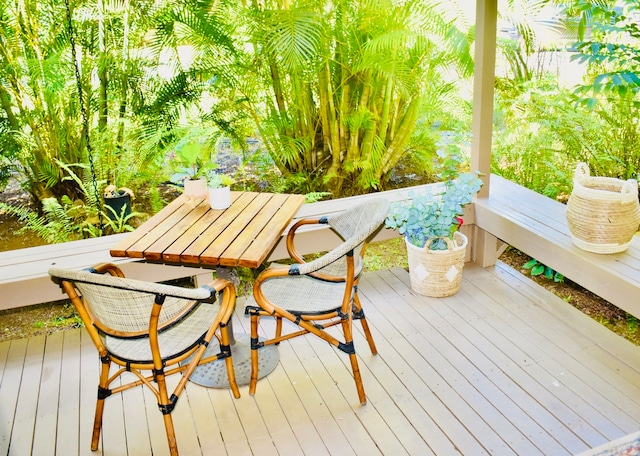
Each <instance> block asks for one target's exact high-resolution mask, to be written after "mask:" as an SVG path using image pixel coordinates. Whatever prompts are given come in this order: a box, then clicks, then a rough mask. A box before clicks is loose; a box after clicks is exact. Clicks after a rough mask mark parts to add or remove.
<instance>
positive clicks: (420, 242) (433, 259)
mask: <svg viewBox="0 0 640 456" xmlns="http://www.w3.org/2000/svg"><path fill="white" fill-rule="evenodd" d="M459 162H460V159H459V156H457V155H449V156H447V157H446V158H445V161H444V164H443V172H442V173H441V174H440V176H441V177H443V178H444V179H445V180H444V182H442V183H441V185H438V186H433V187H429V188H427V189H426V190H425V191H423V192H410V193H409V195H408V196H409V198H408V199H407V200H405V201H403V202H398V203H394V204H392V206H391V210H390V212H389V215H388V217H387V219H386V221H385V225H386V227H387V228H392V229H397V230H398V232H399V233H400V234H402V235H403V236H404V238H405V242H406V245H407V258H408V263H409V277H410V282H411V288H412V290H414V291H415V292H417V293H419V294H422V295H426V296H434V297H443V296H450V295H453V294H455V293H457V292H458V290H459V289H460V282H461V277H462V268H463V267H464V259H465V253H466V247H467V244H468V239H467V237H466V236H465V235H464V234H462V233H461V232H460V231H459V229H460V227H461V226H462V223H463V221H462V214H463V210H464V209H463V208H464V206H466V205H467V204H469V203H471V201H472V200H473V196H474V195H475V194H476V193H477V192H478V190H480V187H481V186H482V180H481V179H480V178H479V177H478V173H477V172H476V173H471V172H466V173H462V174H458V169H459V168H458V165H459Z"/></svg>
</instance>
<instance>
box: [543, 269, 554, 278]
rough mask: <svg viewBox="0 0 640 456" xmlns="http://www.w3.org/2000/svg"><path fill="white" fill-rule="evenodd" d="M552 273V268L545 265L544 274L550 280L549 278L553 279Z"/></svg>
mask: <svg viewBox="0 0 640 456" xmlns="http://www.w3.org/2000/svg"><path fill="white" fill-rule="evenodd" d="M553 274H554V271H553V269H551V268H550V267H549V266H545V268H544V276H545V277H546V278H547V279H549V280H551V279H553Z"/></svg>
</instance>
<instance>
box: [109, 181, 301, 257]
mask: <svg viewBox="0 0 640 456" xmlns="http://www.w3.org/2000/svg"><path fill="white" fill-rule="evenodd" d="M231 200H232V203H231V206H230V207H228V208H227V209H224V210H214V209H211V207H210V206H209V203H208V201H206V200H193V199H190V198H189V197H187V196H185V195H181V196H179V197H178V198H176V199H175V200H174V201H173V202H171V203H169V204H168V205H167V206H166V207H165V208H164V209H162V210H161V211H160V212H158V213H157V214H155V215H154V216H153V217H151V218H150V219H149V220H147V221H146V222H145V223H143V224H142V225H140V226H139V227H138V228H136V230H135V231H134V232H133V233H131V235H130V236H128V237H126V238H125V239H123V240H122V241H121V242H119V243H118V244H117V245H116V246H114V247H113V248H112V249H111V250H110V253H111V256H114V257H131V258H141V259H145V260H146V261H150V262H160V263H166V264H180V265H183V266H198V267H216V266H229V267H237V266H245V267H248V268H257V267H259V266H260V265H261V264H262V263H263V262H264V260H265V259H266V257H267V255H268V254H269V253H270V252H271V250H272V249H273V248H274V246H275V245H276V243H277V242H278V240H279V239H280V236H281V235H282V233H283V231H284V230H285V228H286V227H287V226H288V225H289V223H291V220H292V219H293V216H294V215H295V214H296V212H298V209H300V206H302V204H303V203H304V196H303V195H287V194H275V193H256V192H231Z"/></svg>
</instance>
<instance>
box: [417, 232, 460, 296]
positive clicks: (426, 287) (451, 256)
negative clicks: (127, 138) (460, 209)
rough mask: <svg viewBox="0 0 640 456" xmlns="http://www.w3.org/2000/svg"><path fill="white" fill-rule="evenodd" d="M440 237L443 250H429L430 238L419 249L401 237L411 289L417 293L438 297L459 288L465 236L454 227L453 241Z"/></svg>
mask: <svg viewBox="0 0 640 456" xmlns="http://www.w3.org/2000/svg"><path fill="white" fill-rule="evenodd" d="M443 239H445V241H446V242H447V245H448V247H449V248H448V249H447V250H429V245H430V244H431V241H427V245H426V246H425V247H424V248H423V249H421V248H420V247H416V246H415V245H413V244H411V243H410V242H409V241H407V240H406V238H405V243H406V244H407V255H408V258H407V259H408V262H409V280H410V282H411V289H412V290H413V291H415V292H416V293H418V294H421V295H423V296H431V297H434V298H442V297H444V296H451V295H454V294H456V293H457V292H458V291H459V290H460V283H461V282H462V268H463V267H464V260H465V255H466V250H467V243H468V240H467V237H466V236H465V235H464V234H462V233H460V232H458V231H456V233H455V235H454V239H453V241H452V240H451V239H449V238H443Z"/></svg>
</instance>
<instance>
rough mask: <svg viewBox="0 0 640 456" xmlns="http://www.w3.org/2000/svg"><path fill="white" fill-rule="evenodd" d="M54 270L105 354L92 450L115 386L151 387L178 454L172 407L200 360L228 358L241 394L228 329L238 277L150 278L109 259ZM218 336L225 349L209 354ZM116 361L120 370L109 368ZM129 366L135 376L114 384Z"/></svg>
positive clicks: (230, 373) (171, 445)
mask: <svg viewBox="0 0 640 456" xmlns="http://www.w3.org/2000/svg"><path fill="white" fill-rule="evenodd" d="M106 273H108V274H106ZM49 275H50V276H51V278H52V279H53V280H54V282H56V283H58V284H59V285H60V286H61V288H62V289H63V291H64V292H65V293H67V295H68V296H69V298H70V299H71V302H73V304H74V305H75V307H76V309H77V311H78V313H79V315H80V317H81V318H82V321H83V322H84V325H85V328H86V330H87V331H88V332H89V335H90V336H91V339H92V341H93V343H94V344H95V346H96V348H97V349H98V353H99V356H100V361H101V365H102V369H101V372H100V382H99V385H98V401H97V404H96V413H95V420H94V424H93V435H92V438H91V450H93V451H95V450H97V449H98V441H99V439H100V430H101V428H102V412H103V409H104V401H105V399H106V398H107V397H109V396H111V395H112V394H114V393H119V392H121V391H124V390H127V389H129V388H132V387H135V386H139V385H146V386H147V387H149V389H150V390H151V391H152V392H153V394H154V395H155V396H156V398H157V400H158V407H159V409H160V412H162V414H163V418H164V424H165V428H166V431H167V439H168V441H169V449H170V451H171V454H172V455H177V454H178V448H177V444H176V438H175V432H174V428H173V421H172V418H171V412H172V411H173V409H174V407H175V406H176V403H177V401H178V398H179V396H180V394H181V393H182V391H183V390H184V387H185V386H186V383H187V381H188V380H189V377H190V376H191V374H192V373H193V371H194V369H195V368H196V367H197V366H198V365H200V364H203V363H206V362H210V361H213V360H216V359H222V358H224V359H225V363H226V368H227V373H228V376H229V384H230V386H231V389H232V392H233V395H234V396H235V397H236V398H238V397H240V392H239V390H238V385H237V383H236V380H235V375H234V371H233V364H232V360H231V350H230V347H229V334H228V333H227V323H228V322H229V319H230V318H231V315H232V313H233V308H234V305H235V298H236V290H235V287H234V285H233V284H232V283H231V282H228V281H226V280H222V279H218V280H216V281H214V282H213V283H211V284H210V285H208V286H202V287H199V288H183V287H178V286H171V285H163V284H157V283H152V282H143V281H139V280H132V279H126V278H124V274H123V273H122V271H121V270H120V269H119V268H118V267H117V266H115V265H113V264H106V263H105V264H100V265H97V266H95V267H93V268H90V269H87V270H83V271H74V270H67V269H59V268H51V269H49ZM214 337H216V338H218V342H219V344H220V353H218V354H217V355H215V356H208V357H207V358H203V354H204V352H205V349H206V348H207V346H208V345H209V343H210V342H211V340H212V339H213V338H214ZM112 366H115V369H114V370H115V373H110V371H111V367H112ZM144 371H150V372H144ZM125 372H131V373H132V374H134V375H135V378H134V379H133V381H130V382H128V383H125V381H124V380H125V378H123V379H122V383H121V384H119V385H118V386H115V387H113V388H112V387H110V385H111V384H112V383H113V382H114V381H115V380H116V379H118V378H120V376H121V375H122V374H124V373H125ZM178 373H181V374H182V377H181V378H180V380H179V382H178V384H177V386H176V387H175V389H174V390H173V392H172V394H171V395H169V393H168V392H167V384H166V379H165V377H166V376H168V375H172V374H178ZM154 383H155V384H154Z"/></svg>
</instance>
